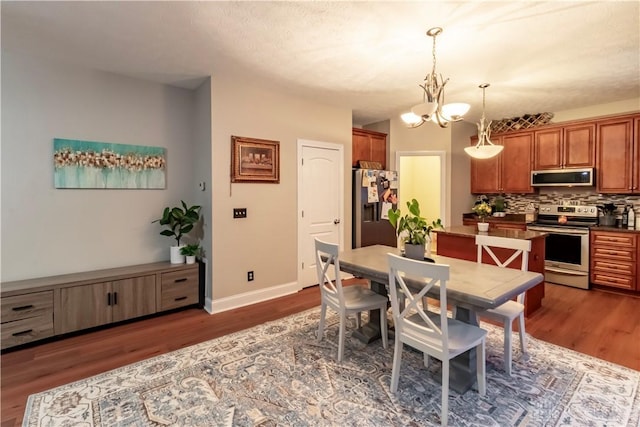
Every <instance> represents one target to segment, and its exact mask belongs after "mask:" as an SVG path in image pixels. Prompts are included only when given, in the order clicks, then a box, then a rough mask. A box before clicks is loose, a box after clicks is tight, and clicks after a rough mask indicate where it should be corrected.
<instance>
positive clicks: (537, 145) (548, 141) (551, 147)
mask: <svg viewBox="0 0 640 427" xmlns="http://www.w3.org/2000/svg"><path fill="white" fill-rule="evenodd" d="M595 134H596V125H595V123H582V124H575V125H570V126H565V127H555V128H549V129H542V130H537V131H535V132H534V141H533V153H534V154H533V169H534V170H543V169H562V168H572V167H594V166H595Z"/></svg>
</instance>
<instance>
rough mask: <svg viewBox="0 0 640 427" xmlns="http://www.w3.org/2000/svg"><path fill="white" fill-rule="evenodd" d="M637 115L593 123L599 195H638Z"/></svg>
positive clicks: (639, 122)
mask: <svg viewBox="0 0 640 427" xmlns="http://www.w3.org/2000/svg"><path fill="white" fill-rule="evenodd" d="M639 138H640V116H638V115H636V116H635V117H633V116H627V117H621V118H617V119H610V120H602V121H598V123H597V137H596V173H597V178H596V186H597V189H598V192H599V193H617V194H636V193H640V147H638V145H639V144H640V143H639Z"/></svg>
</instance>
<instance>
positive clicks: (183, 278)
mask: <svg viewBox="0 0 640 427" xmlns="http://www.w3.org/2000/svg"><path fill="white" fill-rule="evenodd" d="M198 280H199V279H198V271H197V270H193V271H174V272H169V273H162V279H161V282H162V285H161V295H160V311H164V310H171V309H173V308H178V307H184V306H187V305H191V304H197V303H198V286H199V282H198Z"/></svg>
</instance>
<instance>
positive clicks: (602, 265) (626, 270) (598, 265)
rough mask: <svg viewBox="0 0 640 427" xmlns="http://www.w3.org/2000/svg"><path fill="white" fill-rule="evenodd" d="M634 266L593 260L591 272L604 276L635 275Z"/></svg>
mask: <svg viewBox="0 0 640 427" xmlns="http://www.w3.org/2000/svg"><path fill="white" fill-rule="evenodd" d="M635 268H636V266H635V264H634V263H630V262H613V261H611V260H607V259H601V258H594V259H593V270H594V271H596V272H600V273H604V274H622V275H626V276H631V277H632V276H634V275H635Z"/></svg>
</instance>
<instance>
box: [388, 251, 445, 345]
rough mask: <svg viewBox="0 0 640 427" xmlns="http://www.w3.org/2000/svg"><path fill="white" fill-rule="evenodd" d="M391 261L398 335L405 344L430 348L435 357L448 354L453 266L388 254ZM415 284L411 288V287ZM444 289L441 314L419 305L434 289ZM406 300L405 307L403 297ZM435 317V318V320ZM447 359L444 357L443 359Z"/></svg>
mask: <svg viewBox="0 0 640 427" xmlns="http://www.w3.org/2000/svg"><path fill="white" fill-rule="evenodd" d="M387 257H388V260H389V290H390V293H391V306H392V311H393V318H394V324H395V328H396V334H400V335H402V336H403V339H402V340H403V342H406V343H408V344H409V345H412V346H413V347H415V348H423V347H425V346H426V347H429V348H431V349H432V352H431V353H432V354H433V353H434V352H435V353H436V354H440V355H445V354H447V353H448V336H449V333H448V331H447V325H448V322H447V280H449V266H448V265H442V264H433V263H427V262H424V261H416V260H412V259H410V258H404V257H400V256H397V255H394V254H387ZM407 282H411V286H410V285H408V284H407ZM434 286H438V287H439V288H440V289H439V291H440V307H441V309H440V313H439V317H440V318H439V319H438V316H437V314H438V313H435V312H434V313H429V314H428V313H427V310H426V309H427V308H426V307H424V310H423V308H422V307H421V306H420V305H418V303H419V302H421V301H422V298H423V297H426V296H427V293H428V292H429V291H430V290H431V289H432V288H433V287H434ZM400 293H402V295H404V298H405V304H404V307H403V308H401V306H400V301H399V294H400ZM433 316H435V317H433ZM441 357H443V356H441Z"/></svg>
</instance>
